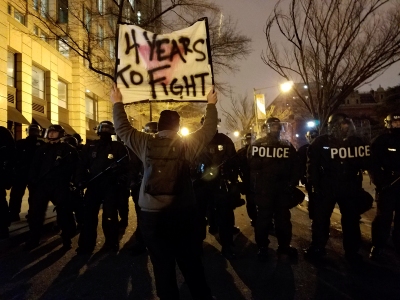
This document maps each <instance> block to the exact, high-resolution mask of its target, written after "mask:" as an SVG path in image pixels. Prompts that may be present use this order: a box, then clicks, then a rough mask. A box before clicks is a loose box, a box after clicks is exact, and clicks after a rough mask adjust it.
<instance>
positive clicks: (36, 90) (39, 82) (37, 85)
mask: <svg viewBox="0 0 400 300" xmlns="http://www.w3.org/2000/svg"><path fill="white" fill-rule="evenodd" d="M32 95H33V96H34V97H37V98H40V99H44V71H43V70H41V69H39V68H37V67H35V66H32Z"/></svg>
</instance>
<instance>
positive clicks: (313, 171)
mask: <svg viewBox="0 0 400 300" xmlns="http://www.w3.org/2000/svg"><path fill="white" fill-rule="evenodd" d="M318 144H319V143H318V138H317V139H316V140H314V141H313V143H311V144H310V146H309V147H308V149H307V181H308V182H309V183H310V184H311V185H312V186H313V188H314V189H318V187H319V178H320V174H319V170H320V163H321V162H320V160H321V158H320V153H319V149H318Z"/></svg>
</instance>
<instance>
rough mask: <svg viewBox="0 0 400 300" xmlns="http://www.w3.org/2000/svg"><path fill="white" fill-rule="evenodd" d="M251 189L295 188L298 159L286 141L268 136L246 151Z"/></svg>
mask: <svg viewBox="0 0 400 300" xmlns="http://www.w3.org/2000/svg"><path fill="white" fill-rule="evenodd" d="M247 155H248V160H249V167H250V176H251V189H252V191H253V192H255V193H259V192H261V191H263V190H264V189H265V188H267V187H268V188H279V189H282V188H285V187H287V188H288V187H295V186H296V185H297V183H298V181H299V159H298V156H297V153H296V149H295V148H294V147H293V145H292V144H291V143H290V142H289V141H287V140H278V139H276V138H273V137H271V136H269V135H267V136H266V137H263V138H260V139H258V140H256V141H255V142H254V143H253V144H252V145H251V146H250V147H249V149H248V153H247Z"/></svg>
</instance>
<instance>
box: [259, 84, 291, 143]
mask: <svg viewBox="0 0 400 300" xmlns="http://www.w3.org/2000/svg"><path fill="white" fill-rule="evenodd" d="M293 85H294V83H293V81H287V82H284V83H282V84H280V85H279V86H280V90H281V92H282V93H287V92H289V91H290V90H291V89H292V87H293ZM277 86H278V85H273V86H267V87H263V88H258V89H256V88H253V95H254V112H255V119H256V126H255V127H256V128H255V133H256V137H257V135H258V132H259V126H258V119H259V118H258V113H259V111H261V112H262V113H263V114H266V108H267V107H268V106H269V105H270V104H271V103H272V101H273V100H274V99H269V100H268V103H266V101H265V94H257V92H258V91H262V90H266V89H270V88H275V87H277Z"/></svg>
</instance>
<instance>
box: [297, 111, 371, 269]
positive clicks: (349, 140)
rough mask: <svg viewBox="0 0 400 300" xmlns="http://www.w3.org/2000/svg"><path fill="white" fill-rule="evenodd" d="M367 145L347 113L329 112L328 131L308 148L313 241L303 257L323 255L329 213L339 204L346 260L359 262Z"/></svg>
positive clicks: (356, 264)
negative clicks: (360, 206) (363, 180)
mask: <svg viewBox="0 0 400 300" xmlns="http://www.w3.org/2000/svg"><path fill="white" fill-rule="evenodd" d="M369 158H370V145H368V144H366V143H365V142H364V141H363V140H362V139H361V138H359V137H358V136H357V135H356V131H355V126H354V124H353V122H352V120H351V119H350V118H348V117H347V115H345V114H342V113H335V114H332V115H331V116H330V117H329V119H328V134H324V135H320V136H319V137H317V138H316V139H315V140H314V141H313V142H312V143H311V145H310V146H309V148H308V168H307V180H308V182H309V183H310V184H311V187H312V191H313V195H314V200H315V201H314V202H315V206H314V217H313V222H312V227H311V228H312V242H311V245H310V247H309V248H308V249H306V250H305V257H306V258H309V259H318V258H321V257H322V256H323V255H325V253H326V252H325V246H326V243H327V242H328V239H329V230H330V217H331V214H332V212H333V209H334V207H335V204H336V203H338V204H339V208H340V213H341V215H342V219H341V223H342V228H343V248H344V251H345V258H346V260H347V261H348V262H349V263H350V264H352V265H354V266H358V265H359V264H360V263H361V262H362V257H361V255H360V254H359V253H358V250H359V248H360V245H361V231H360V224H359V221H360V208H359V204H360V199H361V195H362V172H363V170H366V169H368V164H369Z"/></svg>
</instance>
